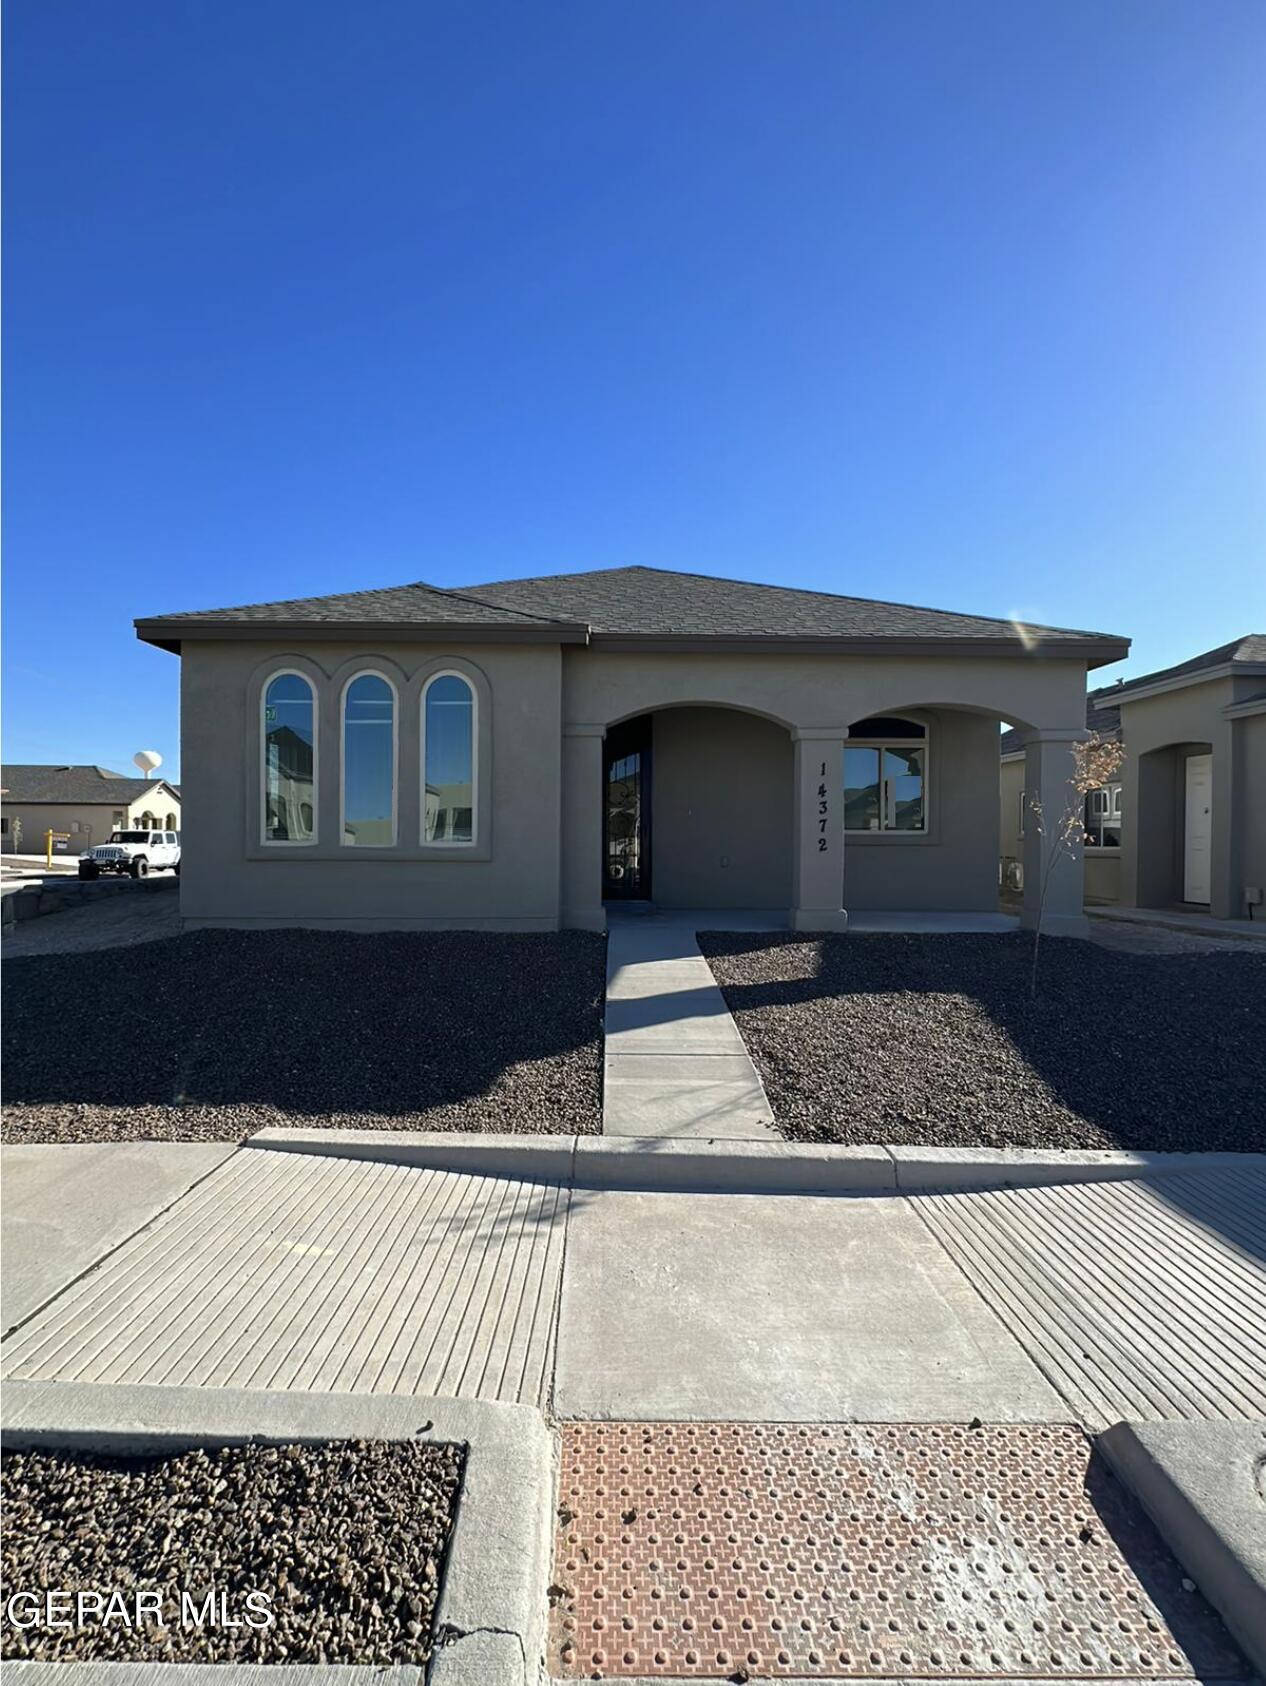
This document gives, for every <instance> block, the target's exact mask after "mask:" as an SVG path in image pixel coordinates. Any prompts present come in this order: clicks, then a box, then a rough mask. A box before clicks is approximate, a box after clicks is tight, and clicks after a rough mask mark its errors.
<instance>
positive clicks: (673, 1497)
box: [550, 1423, 1248, 1680]
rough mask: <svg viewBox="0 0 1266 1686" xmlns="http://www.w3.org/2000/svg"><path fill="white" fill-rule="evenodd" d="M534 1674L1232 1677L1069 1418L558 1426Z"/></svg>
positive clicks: (1232, 1658)
mask: <svg viewBox="0 0 1266 1686" xmlns="http://www.w3.org/2000/svg"><path fill="white" fill-rule="evenodd" d="M550 1598H551V1604H552V1607H553V1609H552V1616H551V1655H550V1663H551V1669H552V1672H554V1673H556V1674H562V1675H566V1676H571V1677H580V1678H590V1679H602V1678H619V1677H620V1676H621V1675H655V1674H658V1675H677V1676H687V1677H696V1678H700V1677H703V1678H706V1677H708V1676H711V1677H714V1678H715V1677H717V1676H720V1677H722V1678H725V1677H733V1678H736V1679H739V1680H741V1679H744V1678H751V1679H757V1678H760V1677H770V1676H772V1677H774V1678H777V1677H779V1676H788V1675H797V1676H806V1675H807V1676H810V1677H812V1676H821V1677H826V1678H830V1677H836V1678H839V1677H850V1676H871V1677H906V1678H908V1677H911V1676H928V1677H933V1678H935V1677H953V1676H959V1677H980V1676H990V1675H997V1676H1001V1677H1017V1676H1032V1677H1038V1678H1050V1677H1053V1676H1054V1677H1060V1676H1067V1677H1070V1678H1072V1677H1081V1678H1087V1677H1109V1678H1114V1679H1158V1678H1164V1677H1167V1678H1171V1679H1174V1678H1191V1677H1193V1676H1199V1677H1200V1678H1202V1679H1204V1680H1216V1679H1244V1678H1246V1677H1247V1674H1248V1670H1247V1668H1246V1665H1245V1664H1244V1662H1243V1659H1242V1658H1241V1657H1240V1656H1239V1654H1238V1652H1237V1651H1236V1649H1235V1648H1234V1646H1233V1645H1232V1644H1231V1642H1230V1640H1229V1639H1228V1638H1227V1635H1226V1633H1225V1630H1224V1629H1223V1628H1222V1625H1221V1623H1220V1622H1219V1621H1218V1619H1217V1617H1216V1616H1215V1615H1214V1614H1213V1612H1212V1611H1211V1610H1210V1609H1209V1607H1208V1606H1207V1605H1206V1604H1205V1603H1204V1601H1203V1600H1202V1599H1201V1598H1200V1596H1199V1594H1198V1593H1196V1592H1195V1591H1193V1590H1191V1589H1190V1587H1189V1586H1188V1587H1184V1585H1183V1579H1182V1571H1181V1569H1180V1568H1179V1567H1178V1565H1177V1563H1176V1562H1175V1561H1174V1559H1173V1558H1172V1557H1171V1556H1170V1555H1169V1553H1168V1552H1167V1551H1166V1550H1165V1548H1164V1546H1163V1545H1162V1544H1161V1542H1160V1540H1159V1538H1158V1536H1157V1535H1156V1533H1155V1531H1154V1530H1153V1528H1152V1526H1151V1524H1150V1523H1149V1522H1148V1521H1147V1520H1146V1518H1145V1517H1144V1516H1143V1515H1142V1513H1141V1512H1140V1511H1139V1510H1138V1508H1137V1506H1136V1505H1135V1504H1134V1502H1133V1500H1132V1499H1131V1498H1130V1497H1129V1496H1128V1495H1127V1494H1126V1493H1125V1491H1124V1490H1123V1489H1122V1488H1121V1487H1119V1486H1118V1484H1117V1483H1116V1481H1115V1480H1114V1478H1113V1477H1112V1476H1111V1474H1109V1473H1108V1472H1107V1470H1106V1469H1104V1468H1103V1467H1102V1466H1101V1465H1100V1464H1099V1462H1098V1461H1097V1460H1094V1459H1092V1454H1091V1446H1090V1442H1089V1441H1088V1440H1087V1438H1086V1436H1085V1435H1084V1434H1083V1433H1082V1432H1081V1430H1080V1429H1077V1428H1072V1427H1065V1426H1061V1425H1051V1426H1044V1427H1026V1428H1018V1427H991V1426H984V1427H980V1426H977V1427H975V1428H965V1427H956V1426H951V1425H945V1426H938V1425H929V1424H920V1425H917V1426H916V1425H910V1424H878V1425H870V1424H831V1425H825V1426H823V1425H804V1424H795V1423H767V1424H753V1423H573V1424H569V1425H567V1426H566V1427H564V1429H563V1445H562V1469H561V1478H560V1490H559V1508H558V1531H557V1536H556V1543H555V1564H554V1585H553V1587H552V1588H551V1593H550Z"/></svg>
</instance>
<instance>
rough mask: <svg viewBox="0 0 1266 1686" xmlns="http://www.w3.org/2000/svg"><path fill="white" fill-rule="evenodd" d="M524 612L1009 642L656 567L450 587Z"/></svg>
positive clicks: (722, 627)
mask: <svg viewBox="0 0 1266 1686" xmlns="http://www.w3.org/2000/svg"><path fill="white" fill-rule="evenodd" d="M455 594H456V595H457V596H466V595H467V594H470V595H471V596H473V597H477V598H479V599H481V600H482V601H484V602H489V603H497V604H499V605H501V606H503V607H505V608H508V609H517V610H520V611H522V612H524V613H526V614H529V615H546V616H550V617H557V618H561V619H570V620H583V621H586V622H587V623H588V624H589V626H590V627H592V629H593V631H594V632H596V633H606V634H611V635H616V636H620V635H626V636H627V635H632V636H648V637H672V636H682V635H684V636H687V637H717V638H727V637H729V638H734V637H738V638H752V637H772V638H914V639H922V638H952V639H962V638H968V639H970V638H990V639H994V638H1009V639H1014V638H1016V637H1017V636H1018V634H1017V632H1016V630H1015V627H1014V625H1013V624H1012V622H1010V621H1005V620H995V619H991V618H989V617H987V616H983V615H960V614H955V613H953V612H951V611H949V610H945V609H919V608H914V607H911V606H910V605H908V604H904V603H880V602H874V601H872V600H871V599H870V598H866V597H838V596H835V595H833V594H832V593H830V592H825V591H800V590H797V589H796V588H795V587H792V586H785V585H757V584H754V583H752V582H751V581H748V580H728V579H718V578H715V577H714V576H712V575H710V574H685V573H676V572H672V571H670V570H668V569H662V568H642V567H635V568H601V569H598V570H596V571H594V572H592V573H585V574H549V575H545V576H544V577H538V578H530V579H522V580H498V581H496V582H494V583H493V584H491V585H472V586H458V587H456V588H455ZM1030 630H1031V631H1032V632H1034V633H1035V634H1036V635H1037V636H1038V637H1040V638H1042V639H1044V640H1051V641H1058V640H1060V639H1084V638H1101V637H1105V636H1108V635H1107V634H1104V633H1096V632H1075V631H1070V630H1069V629H1067V628H1064V627H1034V628H1032V629H1030Z"/></svg>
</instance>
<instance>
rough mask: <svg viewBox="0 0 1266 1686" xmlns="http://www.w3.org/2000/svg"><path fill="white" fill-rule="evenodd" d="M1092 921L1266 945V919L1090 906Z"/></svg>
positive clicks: (1153, 908)
mask: <svg viewBox="0 0 1266 1686" xmlns="http://www.w3.org/2000/svg"><path fill="white" fill-rule="evenodd" d="M1086 913H1087V915H1088V917H1089V918H1091V919H1098V920H1107V921H1109V922H1110V923H1112V924H1119V925H1150V926H1153V927H1154V928H1155V929H1157V930H1161V931H1188V932H1190V933H1191V934H1192V935H1193V936H1201V937H1223V938H1230V939H1235V938H1240V939H1242V940H1243V941H1246V942H1257V943H1266V916H1263V917H1262V918H1260V919H1215V918H1214V917H1213V916H1212V914H1209V913H1184V912H1183V911H1182V909H1180V908H1174V909H1172V910H1171V909H1168V908H1163V907H1117V905H1116V904H1115V903H1111V904H1105V905H1104V906H1102V907H1088V908H1087V909H1086Z"/></svg>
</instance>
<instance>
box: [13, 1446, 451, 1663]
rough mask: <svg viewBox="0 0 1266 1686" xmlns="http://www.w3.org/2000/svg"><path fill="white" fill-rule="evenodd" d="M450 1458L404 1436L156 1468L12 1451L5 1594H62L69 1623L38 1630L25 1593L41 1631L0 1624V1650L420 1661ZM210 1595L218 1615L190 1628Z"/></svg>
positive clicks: (200, 1456)
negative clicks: (0, 1645)
mask: <svg viewBox="0 0 1266 1686" xmlns="http://www.w3.org/2000/svg"><path fill="white" fill-rule="evenodd" d="M462 1463H463V1453H462V1450H461V1448H460V1447H457V1446H436V1445H420V1444H418V1443H417V1442H415V1441H351V1440H344V1441H331V1442H329V1443H327V1444H324V1445H316V1446H262V1445H253V1446H238V1447H226V1448H224V1449H222V1450H217V1451H192V1452H184V1453H181V1454H179V1455H176V1456H171V1457H161V1458H120V1457H105V1456H98V1455H93V1454H89V1453H79V1452H52V1451H32V1452H8V1453H6V1454H5V1456H4V1462H3V1493H4V1513H5V1530H4V1543H3V1562H4V1588H5V1596H6V1598H7V1599H11V1598H12V1596H13V1595H14V1594H17V1593H35V1594H37V1595H38V1599H39V1600H42V1598H43V1593H44V1591H45V1589H55V1590H56V1591H57V1592H60V1593H69V1594H70V1595H71V1598H70V1600H69V1601H68V1603H66V1604H63V1605H61V1606H58V1607H56V1608H55V1609H54V1610H53V1612H52V1614H53V1615H54V1617H60V1616H62V1615H63V1614H66V1615H69V1616H70V1625H67V1626H60V1625H57V1626H50V1625H48V1623H47V1622H46V1621H45V1620H44V1619H43V1618H44V1616H45V1614H46V1611H45V1609H44V1608H43V1605H42V1603H41V1602H38V1601H32V1600H30V1599H22V1600H21V1601H20V1602H19V1604H18V1605H17V1606H16V1608H17V1610H18V1613H19V1615H20V1617H21V1618H22V1619H23V1620H25V1619H26V1618H27V1617H28V1616H29V1615H30V1614H32V1613H38V1614H39V1616H40V1617H41V1620H39V1621H38V1622H37V1623H36V1624H35V1625H32V1626H30V1627H25V1628H18V1627H17V1626H15V1625H14V1622H13V1620H12V1616H11V1615H10V1619H8V1620H6V1622H5V1623H4V1626H3V1655H4V1656H5V1657H6V1658H10V1659H11V1658H18V1657H26V1658H31V1659H42V1660H59V1661H69V1660H72V1659H74V1660H77V1661H83V1660H88V1659H95V1660H108V1661H141V1660H145V1661H150V1662H251V1663H379V1664H381V1663H420V1662H424V1661H425V1660H426V1658H427V1656H428V1655H429V1654H430V1646H431V1625H432V1621H433V1618H434V1615H435V1603H436V1599H437V1597H438V1594H439V1588H440V1581H441V1578H442V1574H443V1567H444V1556H445V1552H446V1551H447V1549H448V1541H449V1536H450V1534H451V1532H452V1527H453V1519H454V1515H455V1513H456V1508H457V1499H458V1492H459V1489H460V1485H461V1474H462ZM116 1590H117V1591H118V1593H119V1594H120V1598H119V1600H118V1601H117V1602H115V1603H111V1602H110V1595H111V1594H112V1593H114V1592H115V1591H116ZM212 1592H214V1596H215V1604H214V1607H213V1608H214V1611H215V1615H214V1616H213V1617H212V1618H211V1619H206V1620H204V1622H203V1623H202V1624H201V1625H200V1624H199V1621H198V1617H199V1616H203V1615H204V1614H205V1612H206V1600H207V1595H208V1593H212ZM79 1593H85V1594H89V1595H92V1594H99V1595H102V1604H101V1606H98V1605H97V1603H96V1601H95V1600H93V1599H91V1598H90V1599H89V1600H88V1601H87V1602H86V1603H84V1604H83V1605H82V1607H81V1606H80V1603H79V1601H78V1599H77V1597H76V1595H77V1594H79ZM252 1593H253V1594H255V1595H256V1597H255V1598H254V1599H253V1600H251V1601H250V1602H248V1595H250V1594H252ZM142 1594H148V1595H149V1596H148V1599H141V1600H140V1601H139V1603H138V1595H142ZM259 1595H263V1596H262V1597H261V1596H259ZM221 1600H223V1604H221ZM221 1612H223V1613H221ZM269 1614H271V1616H272V1618H273V1619H272V1621H271V1622H270V1623H268V1624H267V1625H264V1622H265V1618H266V1617H267V1616H268V1615H269ZM225 1615H227V1617H229V1618H232V1619H234V1620H235V1621H236V1622H237V1623H239V1624H240V1625H237V1626H230V1625H229V1624H228V1622H227V1621H225V1620H224V1616H225ZM81 1616H82V1618H83V1619H82V1620H80V1617H81ZM138 1618H139V1619H138Z"/></svg>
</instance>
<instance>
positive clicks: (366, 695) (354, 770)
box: [342, 673, 396, 849]
mask: <svg viewBox="0 0 1266 1686" xmlns="http://www.w3.org/2000/svg"><path fill="white" fill-rule="evenodd" d="M342 789H343V802H342V828H343V842H344V844H345V845H346V846H348V847H349V848H359V849H388V848H390V847H391V846H392V844H394V842H395V840H396V689H395V686H394V685H393V684H392V683H391V681H390V680H389V679H385V678H384V677H383V675H382V674H381V673H358V674H357V675H356V677H355V678H354V679H349V680H348V682H347V684H346V685H345V686H344V687H343V778H342Z"/></svg>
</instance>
